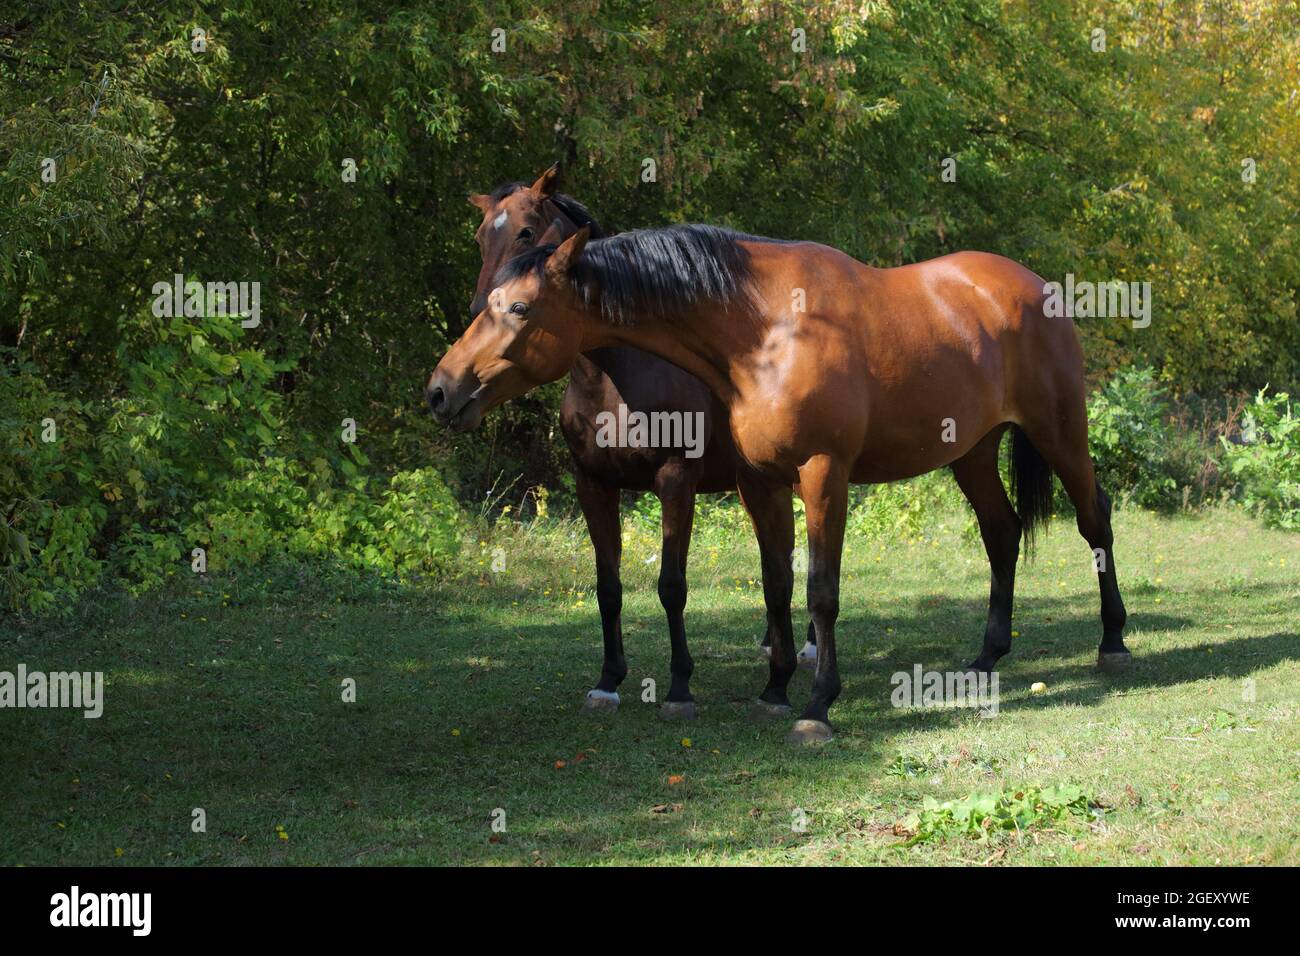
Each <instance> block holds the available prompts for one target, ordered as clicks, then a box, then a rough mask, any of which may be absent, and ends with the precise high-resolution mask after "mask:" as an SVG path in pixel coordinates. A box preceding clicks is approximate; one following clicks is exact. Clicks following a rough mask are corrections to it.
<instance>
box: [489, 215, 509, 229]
mask: <svg viewBox="0 0 1300 956" xmlns="http://www.w3.org/2000/svg"><path fill="white" fill-rule="evenodd" d="M505 224H506V214H505V213H502V214H501V215H499V216H497V217H496V218H495V219H493V220H492V228H493V229H500V228H501V227H502V226H504V225H505Z"/></svg>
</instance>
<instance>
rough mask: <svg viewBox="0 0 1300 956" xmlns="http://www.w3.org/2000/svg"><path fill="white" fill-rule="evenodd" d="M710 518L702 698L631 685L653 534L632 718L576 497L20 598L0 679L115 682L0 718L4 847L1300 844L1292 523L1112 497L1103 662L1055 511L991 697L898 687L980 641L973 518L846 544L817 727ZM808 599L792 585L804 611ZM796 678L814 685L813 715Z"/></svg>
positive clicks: (1239, 853)
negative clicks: (1112, 575)
mask: <svg viewBox="0 0 1300 956" xmlns="http://www.w3.org/2000/svg"><path fill="white" fill-rule="evenodd" d="M706 524H707V522H706V521H704V522H701V538H702V540H701V542H700V543H699V545H698V546H697V547H696V549H695V550H694V552H693V556H692V568H691V574H690V583H691V588H692V590H691V597H690V604H689V607H688V617H687V625H688V630H689V634H690V639H691V648H692V652H693V654H694V657H695V661H696V671H695V679H694V682H693V689H694V693H695V696H696V699H697V702H698V703H699V705H700V716H699V718H698V719H697V720H696V721H694V722H692V723H689V724H674V723H667V722H664V721H660V720H658V719H657V718H656V712H655V707H654V706H653V705H652V704H649V703H642V702H641V700H640V694H639V690H640V687H641V682H642V680H643V679H644V678H647V677H649V678H653V679H655V680H657V681H658V683H659V686H660V688H662V689H664V690H666V687H667V677H668V671H667V660H668V649H667V636H666V633H665V630H664V627H663V625H662V617H661V612H660V610H659V607H658V603H657V599H656V597H655V592H654V585H653V582H654V577H655V573H656V566H655V564H654V563H653V556H654V554H655V543H654V539H653V537H651V536H650V535H648V534H647V533H645V531H644V530H642V529H640V528H633V529H632V530H631V532H630V533H629V535H628V542H627V547H626V554H625V559H624V564H625V586H626V596H625V607H624V622H625V633H626V645H627V654H628V660H629V664H630V667H631V673H630V674H629V677H628V680H627V682H626V683H625V684H624V692H623V705H622V708H621V710H620V711H619V712H618V713H616V714H604V715H600V716H592V715H588V714H584V713H582V712H581V703H582V700H583V697H584V694H585V692H586V690H587V689H588V687H589V686H591V683H592V682H593V681H594V679H595V677H596V675H597V674H598V672H599V666H600V629H599V623H598V619H597V614H596V607H595V599H594V597H593V596H592V594H591V593H590V587H591V583H590V580H591V579H590V574H589V571H588V568H589V563H590V562H589V558H588V545H587V543H586V541H585V538H584V537H583V536H582V535H581V533H580V531H579V530H578V528H577V526H576V525H572V524H564V523H559V522H556V523H552V524H551V525H550V526H549V527H548V528H547V529H546V530H532V531H514V532H502V536H501V539H500V540H499V541H498V540H495V539H490V540H485V543H482V544H478V543H475V545H473V546H471V553H474V547H475V546H477V550H478V552H481V555H482V557H481V560H482V561H484V562H487V561H490V558H491V554H492V548H494V547H497V546H500V547H502V548H503V551H502V554H504V556H505V557H506V560H507V570H506V571H505V572H504V573H501V574H499V575H495V576H492V575H489V574H487V573H486V568H487V564H486V563H485V564H483V565H482V568H483V573H480V572H479V570H478V569H475V570H473V571H472V572H467V574H466V576H465V577H464V578H463V579H462V580H460V581H458V582H456V584H455V585H454V586H446V587H441V588H433V589H430V588H397V587H381V586H375V585H372V584H370V583H367V582H357V581H353V580H349V579H346V578H340V579H338V580H333V579H317V578H315V577H308V578H303V577H299V576H298V575H297V574H296V573H295V574H290V573H288V572H283V573H281V574H279V575H278V576H277V575H272V576H271V577H269V578H268V577H267V576H265V575H263V576H260V577H258V578H257V579H247V578H245V579H233V578H230V577H226V578H221V577H217V576H207V577H205V578H189V577H188V575H185V574H182V575H178V577H177V579H176V581H177V583H176V585H175V586H174V587H173V588H171V589H169V590H168V591H167V592H165V593H163V594H161V595H155V596H150V597H147V598H144V599H140V600H132V599H129V598H127V597H124V596H122V597H104V598H103V599H101V600H96V601H94V602H89V603H88V604H87V605H86V606H84V607H82V608H79V609H78V610H77V611H76V612H75V613H74V614H73V615H72V616H71V617H70V618H67V619H63V620H59V621H55V622H52V623H42V624H39V625H23V626H19V627H16V626H15V625H13V624H12V623H10V624H0V627H2V628H3V632H0V670H11V671H12V670H14V669H15V668H16V666H17V665H18V664H19V663H24V664H26V665H27V667H28V668H29V669H41V670H47V671H55V670H70V669H76V670H91V671H93V670H102V671H104V672H105V677H106V682H107V689H106V703H105V711H104V715H103V716H102V717H101V718H100V719H98V720H87V719H84V718H83V717H82V716H81V714H80V712H79V711H69V710H3V711H0V761H2V762H3V766H4V773H3V774H0V808H2V809H0V815H2V817H3V821H2V822H3V825H2V826H0V863H3V864H6V865H10V864H27V865H36V864H91V865H99V864H103V865H132V864H145V863H154V864H157V863H164V864H195V863H202V864H354V863H359V864H392V863H397V864H400V863H435V864H436V863H470V864H502V865H518V864H523V865H530V864H533V865H536V864H617V863H656V864H682V863H734V864H755V863H793V864H834V863H859V864H887V865H898V864H912V865H918V864H919V865H927V864H950V863H971V862H974V863H988V864H991V865H1007V864H1052V863H1064V864H1089V863H1125V864H1127V863H1138V864H1150V865H1153V866H1158V865H1164V864H1191V863H1200V864H1259V863H1268V864H1282V863H1287V864H1292V865H1294V864H1296V863H1300V848H1298V846H1300V836H1298V834H1297V827H1298V826H1300V824H1298V823H1297V821H1300V728H1298V727H1297V719H1298V708H1300V634H1298V630H1300V626H1298V625H1300V600H1297V599H1298V598H1300V575H1298V573H1297V572H1298V571H1300V536H1295V535H1285V534H1282V533H1278V532H1271V531H1268V530H1265V529H1263V528H1262V527H1260V526H1259V525H1257V524H1256V523H1254V522H1253V521H1250V520H1248V519H1247V518H1245V517H1243V516H1242V515H1241V514H1240V513H1239V512H1236V511H1231V510H1223V511H1215V512H1210V513H1208V514H1206V515H1201V516H1195V517H1183V516H1179V517H1170V518H1164V517H1157V516H1153V515H1150V514H1146V513H1143V512H1140V511H1135V510H1125V511H1121V512H1119V513H1118V514H1117V516H1116V537H1117V542H1118V543H1117V546H1116V555H1117V561H1118V562H1119V573H1120V583H1121V587H1122V588H1123V590H1124V597H1125V599H1126V602H1127V604H1128V609H1129V630H1128V638H1127V639H1128V643H1129V646H1130V648H1131V649H1132V651H1133V653H1134V659H1135V660H1134V667H1133V669H1132V670H1131V671H1130V672H1128V673H1127V674H1125V675H1122V676H1118V677H1107V676H1104V675H1101V674H1099V673H1098V672H1097V670H1096V669H1095V667H1094V666H1093V664H1094V659H1095V655H1096V645H1097V641H1098V638H1099V636H1100V623H1099V621H1098V617H1097V601H1098V599H1097V592H1096V585H1095V578H1094V576H1093V574H1092V571H1091V554H1090V552H1089V551H1088V550H1087V547H1086V546H1085V545H1084V544H1083V542H1082V540H1081V539H1080V538H1079V537H1078V536H1077V534H1076V533H1075V532H1074V528H1073V523H1072V521H1069V520H1068V519H1062V520H1060V521H1059V522H1058V523H1057V524H1056V525H1055V526H1054V527H1053V529H1052V531H1051V533H1050V534H1049V535H1048V536H1047V537H1046V538H1045V539H1044V540H1043V541H1042V543H1041V545H1040V548H1039V552H1038V554H1037V556H1036V558H1035V560H1034V561H1033V562H1032V563H1031V564H1029V565H1028V566H1025V565H1023V564H1022V566H1021V570H1020V576H1019V580H1018V582H1017V583H1018V598H1019V600H1018V604H1017V615H1016V629H1017V631H1018V632H1019V637H1018V639H1017V641H1016V647H1015V649H1014V651H1013V653H1012V654H1011V655H1010V656H1009V657H1007V658H1005V659H1004V660H1003V662H1002V663H1003V666H1002V668H1001V671H1000V681H1001V688H1000V689H1001V700H1000V712H999V713H998V715H997V716H996V717H993V718H989V719H983V718H980V717H979V716H977V715H976V714H974V713H972V712H970V711H964V710H954V709H898V708H894V707H892V706H891V704H890V699H889V698H890V691H891V689H892V688H891V685H890V675H891V674H893V673H894V672H896V671H910V670H911V669H912V667H913V665H914V664H918V663H919V664H922V665H923V666H924V667H925V668H927V669H935V670H952V669H956V668H958V667H960V666H961V665H963V664H965V663H966V662H967V661H968V660H970V659H971V658H973V657H974V655H975V653H976V652H977V650H978V647H979V642H980V634H981V633H982V629H983V621H984V613H985V604H986V597H987V584H988V571H987V565H986V563H985V560H984V556H983V551H982V549H981V547H980V546H979V544H978V542H977V541H974V540H972V539H971V537H970V535H969V533H968V532H965V533H963V531H962V530H961V529H962V527H963V526H965V525H966V520H965V518H964V517H962V516H958V515H956V514H955V513H954V515H953V517H952V519H951V521H948V522H946V523H945V524H944V526H943V527H939V526H936V527H935V528H934V529H933V533H932V534H927V535H925V536H923V537H920V538H917V537H913V538H912V540H911V541H910V542H908V541H892V540H891V541H889V542H887V543H883V544H882V543H881V542H880V541H878V540H862V539H857V540H850V542H849V547H848V553H847V555H846V564H845V579H844V586H843V591H842V600H841V603H842V608H843V610H842V613H841V618H840V627H839V632H838V633H839V640H840V660H841V666H842V668H843V676H844V685H845V690H844V693H843V695H842V696H841V698H840V700H839V703H838V704H837V705H836V707H835V708H834V709H833V711H832V720H833V721H834V722H835V726H836V733H837V736H836V739H835V740H834V741H833V742H831V743H830V744H827V745H825V746H823V747H817V748H804V749H796V748H792V747H790V746H789V745H787V744H786V743H785V742H784V737H785V734H786V731H787V730H788V729H789V722H788V721H781V722H779V723H775V724H752V723H750V722H748V721H747V720H746V712H747V709H748V705H749V704H750V702H751V701H752V700H753V698H754V697H756V696H757V693H758V691H759V690H760V689H761V688H762V686H763V681H764V668H765V664H763V663H762V661H761V660H760V658H759V657H758V655H757V653H756V645H757V642H758V640H759V638H760V637H761V634H762V620H763V616H762V599H761V590H760V588H759V584H758V581H757V580H756V577H757V560H756V557H755V549H754V546H753V543H752V540H751V539H750V538H749V536H747V535H741V534H736V533H729V534H720V533H712V534H711V533H710V529H709V528H707V527H704V525H706ZM479 560H480V558H479V557H475V558H474V561H475V562H478V561H479ZM182 577H185V579H186V580H185V581H184V583H183V584H182V583H180V582H181V579H182ZM802 606H803V600H802V594H801V593H797V595H796V614H795V624H796V630H797V631H799V630H801V629H802V628H803V627H804V626H805V624H806V620H807V619H806V616H805V615H804V613H803V611H802ZM345 678H352V679H354V680H355V681H356V687H357V699H356V702H355V703H345V702H343V701H342V699H341V698H342V692H341V683H342V682H343V681H344V679H345ZM809 679H810V677H809V674H808V673H807V672H806V671H801V672H800V673H799V674H798V675H797V676H796V678H795V680H794V684H793V688H792V694H791V696H792V700H793V701H794V702H795V705H796V710H797V709H798V708H799V707H800V706H801V705H802V704H803V702H804V701H805V700H806V699H807V694H808V684H809ZM1035 682H1043V683H1045V684H1046V685H1047V690H1046V692H1045V693H1042V694H1038V695H1035V694H1031V692H1030V686H1031V684H1033V683H1035ZM1252 682H1253V683H1252ZM1065 784H1070V785H1076V786H1078V787H1080V788H1081V789H1082V790H1083V791H1084V792H1085V793H1086V794H1087V797H1088V799H1089V801H1091V802H1092V804H1093V805H1094V813H1093V814H1091V815H1088V816H1072V815H1067V816H1065V817H1064V818H1063V819H1045V820H1042V821H1040V822H1037V823H1033V824H1032V825H1030V826H1028V827H1027V828H1026V829H1024V830H1011V831H1001V832H994V833H992V834H990V835H988V836H987V837H986V838H984V839H973V838H971V837H968V836H964V835H961V834H955V833H943V832H940V833H937V834H934V835H933V836H932V837H931V838H930V839H927V840H924V841H922V842H919V843H916V844H915V845H912V846H905V845H904V844H906V843H907V842H908V837H909V835H910V834H911V833H912V832H913V831H912V830H909V829H908V828H907V827H906V826H905V825H903V821H906V820H907V819H908V817H909V816H910V815H912V814H914V813H916V812H917V811H919V810H921V808H922V806H923V804H924V801H925V799H926V798H927V797H931V798H934V799H935V800H938V801H945V800H954V799H958V798H962V797H965V796H967V795H969V794H972V793H977V794H979V793H983V794H989V795H994V794H997V793H999V792H1003V791H1005V792H1006V793H1008V794H1014V793H1016V792H1023V791H1024V788H1026V787H1032V786H1043V787H1050V786H1055V785H1065ZM195 808H202V809H203V811H204V813H205V815H206V832H203V833H196V832H193V830H192V827H191V820H192V813H193V811H194V809H195ZM497 809H500V810H503V811H504V822H505V832H504V833H494V832H493V830H492V828H491V826H490V824H491V822H492V819H493V812H494V811H495V810H497ZM799 811H803V814H802V815H803V817H804V818H805V820H806V822H805V825H804V826H803V827H802V832H801V830H800V828H798V827H797V826H796V825H795V824H796V822H797V820H798V819H799V817H800V813H799ZM498 817H499V815H498Z"/></svg>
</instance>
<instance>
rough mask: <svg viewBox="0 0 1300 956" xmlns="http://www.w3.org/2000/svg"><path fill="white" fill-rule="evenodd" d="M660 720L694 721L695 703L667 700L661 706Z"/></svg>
mask: <svg viewBox="0 0 1300 956" xmlns="http://www.w3.org/2000/svg"><path fill="white" fill-rule="evenodd" d="M659 719H660V720H694V719H695V701H693V700H666V701H664V702H663V703H662V704H660V705H659Z"/></svg>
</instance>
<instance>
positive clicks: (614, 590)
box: [575, 465, 627, 710]
mask: <svg viewBox="0 0 1300 956" xmlns="http://www.w3.org/2000/svg"><path fill="white" fill-rule="evenodd" d="M575 473H576V478H577V482H576V483H577V492H578V504H579V505H581V507H582V516H583V517H584V518H585V519H586V520H587V533H588V534H589V535H590V537H591V543H592V546H593V547H594V548H595V549H596V601H597V603H598V604H599V605H600V627H601V633H602V636H603V638H604V642H605V663H604V666H603V667H601V670H600V681H599V682H598V683H597V684H596V686H595V688H593V689H592V690H589V691H587V700H586V703H585V704H584V705H583V709H585V710H616V709H617V708H618V685H619V684H621V683H623V678H625V677H626V676H627V661H626V660H625V659H624V657H623V624H622V612H623V582H622V581H621V580H620V579H619V563H620V561H621V559H622V555H623V538H622V529H621V528H620V526H619V518H618V489H617V488H614V487H611V486H610V485H606V484H604V483H602V482H599V481H597V480H596V479H594V478H592V477H591V476H590V475H588V474H587V473H586V472H585V471H583V469H582V466H581V465H578V466H577V468H576V469H575Z"/></svg>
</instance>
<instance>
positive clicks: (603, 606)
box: [468, 163, 817, 719]
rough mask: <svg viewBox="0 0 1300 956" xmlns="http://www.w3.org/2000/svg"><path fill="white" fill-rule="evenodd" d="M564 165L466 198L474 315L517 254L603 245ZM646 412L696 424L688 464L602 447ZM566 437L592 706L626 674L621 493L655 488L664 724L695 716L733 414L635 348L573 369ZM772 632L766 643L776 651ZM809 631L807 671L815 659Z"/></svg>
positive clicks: (563, 424) (732, 457)
mask: <svg viewBox="0 0 1300 956" xmlns="http://www.w3.org/2000/svg"><path fill="white" fill-rule="evenodd" d="M560 180H561V171H560V164H559V163H556V164H555V165H553V166H551V167H550V168H549V169H547V170H546V171H545V172H544V173H542V175H541V176H539V177H538V178H537V179H536V181H535V182H533V184H532V185H531V186H529V185H528V184H526V183H523V182H512V183H505V184H503V185H501V186H498V187H497V188H496V189H494V190H493V191H492V192H491V193H486V194H484V193H479V194H471V195H470V196H469V197H468V198H469V202H470V204H471V205H473V206H475V207H476V208H477V209H479V210H480V211H481V212H482V213H483V221H482V222H481V223H480V224H479V227H478V229H477V231H476V232H475V234H474V239H475V241H476V242H477V243H478V246H479V250H480V252H481V253H482V267H481V268H480V270H479V275H478V280H477V282H476V283H475V289H474V298H473V300H472V301H471V303H470V307H469V313H470V319H471V320H473V319H474V318H475V317H477V316H478V314H479V313H480V312H482V311H483V308H484V306H485V304H486V301H487V295H488V292H489V291H491V289H492V288H493V286H492V284H491V283H492V277H493V276H494V275H495V274H496V272H497V271H498V270H499V269H500V268H501V266H502V265H504V264H505V263H506V262H507V261H508V260H509V259H511V258H512V257H514V256H516V255H519V254H520V253H522V252H527V251H529V250H531V249H533V248H535V247H537V246H538V245H541V244H542V243H543V240H546V241H555V242H559V241H562V240H564V239H566V238H568V237H569V236H571V235H573V234H574V233H576V232H577V231H578V230H579V229H580V228H582V227H586V228H587V229H588V231H589V234H590V235H591V236H593V237H596V238H600V237H602V236H604V234H605V233H604V230H603V229H602V228H601V225H600V223H599V222H598V221H597V220H596V218H595V217H594V216H593V215H592V214H591V212H590V211H589V210H588V209H587V207H586V206H584V205H583V204H582V203H580V202H578V201H577V200H576V199H574V198H573V197H571V196H568V195H565V194H564V193H561V192H559V186H560ZM620 405H622V406H624V407H625V408H627V409H628V410H630V411H640V412H644V413H646V414H647V415H649V414H654V413H657V412H667V413H681V414H682V415H692V416H698V420H699V421H700V422H701V423H702V425H703V434H704V436H705V439H704V447H703V453H702V454H701V455H700V456H699V457H688V456H687V454H686V450H685V449H684V448H681V447H676V448H672V447H660V448H652V447H642V448H634V447H613V446H610V447H602V446H601V445H600V444H598V442H597V440H596V438H597V434H598V430H597V427H596V422H597V421H598V420H599V418H598V416H600V415H601V414H602V413H606V412H608V413H610V414H612V415H614V416H617V415H618V413H619V406H620ZM560 430H561V432H563V434H564V439H565V442H566V444H567V445H568V446H569V453H570V456H571V458H572V461H573V473H574V481H575V485H576V491H577V496H578V504H579V506H580V507H581V509H582V515H583V518H584V519H585V521H586V524H587V533H588V535H589V536H590V538H591V543H592V547H593V548H594V549H595V554H596V600H597V604H598V605H599V608H600V620H601V634H602V638H603V642H604V663H603V665H602V667H601V673H600V679H599V681H597V683H596V686H595V687H594V688H592V689H591V690H590V691H588V692H587V696H586V699H585V701H584V703H583V707H584V709H586V710H613V709H617V708H618V704H619V696H618V687H619V685H620V684H621V683H622V682H623V680H624V678H625V677H626V676H627V661H626V659H625V657H624V654H623V627H622V606H623V584H622V580H621V578H620V574H619V568H620V564H621V558H622V546H623V545H622V524H621V521H620V517H619V492H620V490H621V489H630V490H633V491H652V492H654V494H655V496H656V497H658V499H659V501H660V505H661V511H662V515H663V518H662V528H663V547H662V551H661V555H660V564H659V586H658V591H659V601H660V603H661V604H662V605H663V609H664V613H665V614H666V615H667V618H668V635H669V642H670V644H671V652H672V657H671V662H670V665H669V667H670V671H671V674H672V681H671V684H670V686H669V689H668V695H667V698H666V699H665V700H664V702H663V704H662V705H661V706H660V707H659V711H658V712H659V715H660V716H661V717H663V718H665V719H691V718H693V717H694V716H695V713H696V708H695V703H694V699H693V697H692V696H691V691H690V678H691V674H692V672H693V670H694V662H693V661H692V659H691V655H690V650H689V649H688V647H687V642H686V626H685V616H684V611H685V607H686V598H687V585H686V559H687V553H688V551H689V549H690V542H691V529H692V525H693V521H694V516H695V496H696V494H697V493H700V492H705V493H707V492H723V491H735V490H736V471H737V469H738V468H741V467H744V465H743V463H742V462H741V460H740V457H739V456H738V455H737V454H736V450H735V446H734V445H733V444H732V441H731V429H730V425H729V424H728V422H727V410H726V408H725V407H724V406H723V405H722V404H721V402H719V401H718V400H717V399H716V398H715V397H714V396H713V394H712V393H711V392H710V391H709V389H708V386H706V385H705V384H704V383H703V382H701V381H700V380H699V379H697V378H696V377H695V376H693V375H691V374H689V373H688V372H684V371H682V370H681V369H680V368H678V367H677V366H675V365H673V364H671V363H670V362H666V361H664V360H663V359H661V358H659V357H658V356H655V355H652V354H650V353H647V352H644V351H641V350H640V349H636V348H629V347H620V346H615V347H604V348H597V349H593V350H591V351H590V352H589V353H587V354H579V355H578V356H577V357H576V358H575V359H574V361H573V364H572V366H571V368H570V369H569V385H568V388H567V389H566V390H565V392H564V399H563V401H562V403H561V406H560ZM770 639H771V638H770V634H769V635H768V636H765V637H764V644H765V645H770ZM816 653H817V651H816V643H815V637H814V633H813V628H812V625H811V623H810V624H809V627H808V642H807V643H805V645H804V648H803V650H801V651H800V652H799V661H800V663H801V664H805V665H811V664H812V663H813V662H814V660H815V658H816Z"/></svg>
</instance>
